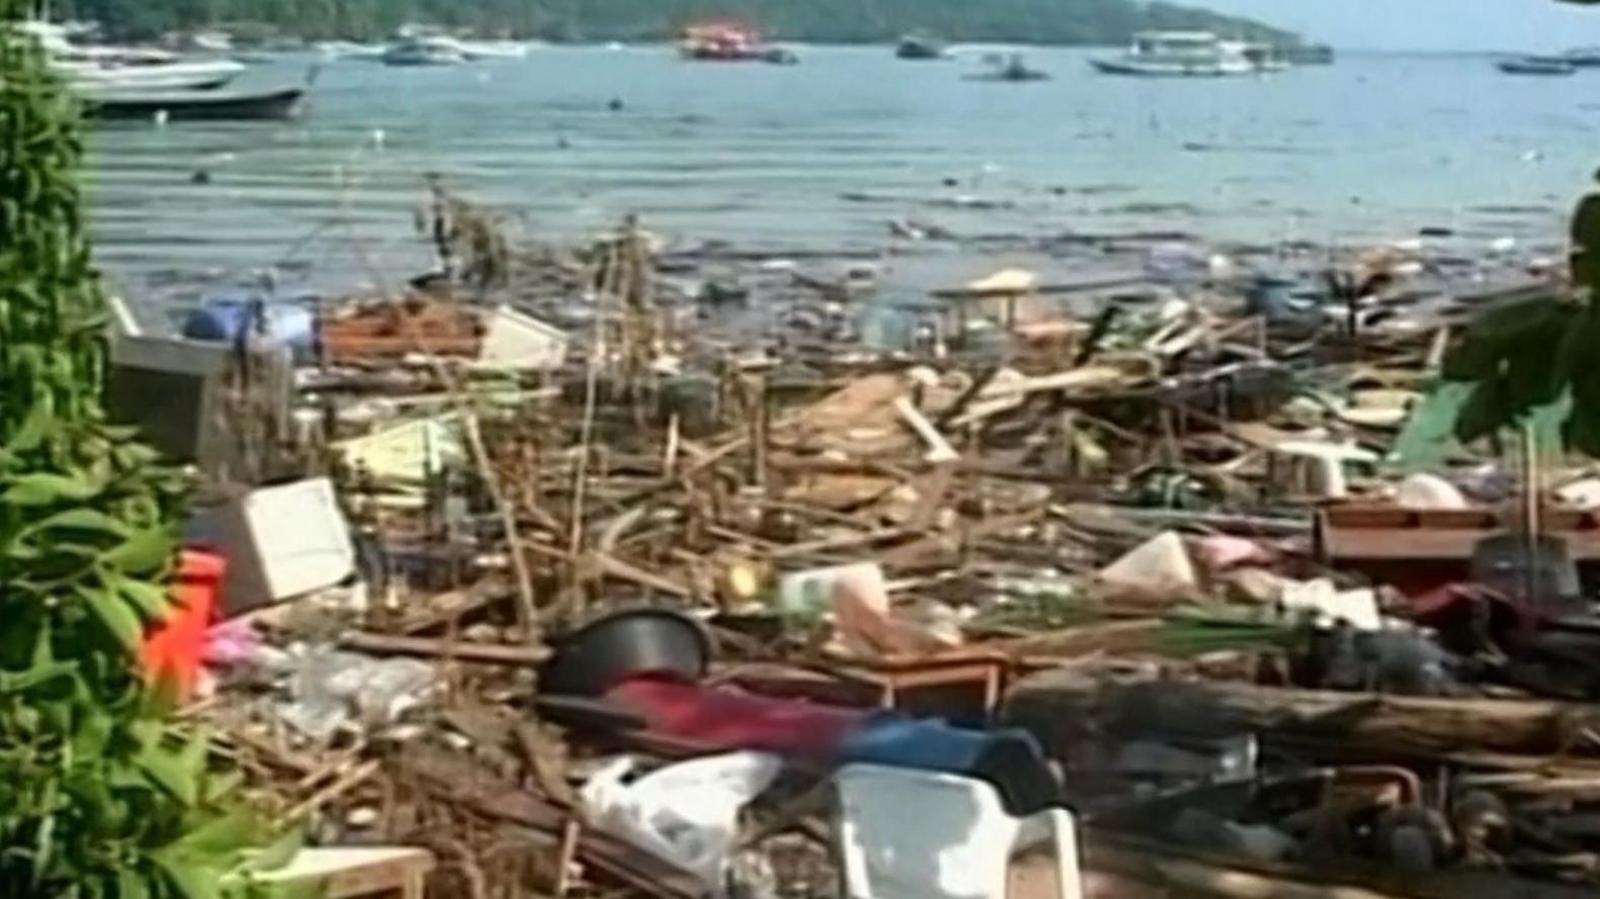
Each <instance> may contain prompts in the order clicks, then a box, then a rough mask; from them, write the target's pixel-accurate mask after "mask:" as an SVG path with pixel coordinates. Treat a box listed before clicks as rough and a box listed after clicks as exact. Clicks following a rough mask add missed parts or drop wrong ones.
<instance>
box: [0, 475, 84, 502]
mask: <svg viewBox="0 0 1600 899" xmlns="http://www.w3.org/2000/svg"><path fill="white" fill-rule="evenodd" d="M96 492H98V491H97V490H96V488H95V486H94V485H93V484H90V483H88V482H86V481H80V480H78V479H77V478H69V477H66V476H65V475H59V474H50V473H47V472H40V473H37V474H30V475H23V476H22V477H20V478H17V479H16V480H15V481H13V482H12V483H11V486H10V488H9V489H7V490H6V492H5V493H4V494H3V495H0V503H10V504H14V505H18V506H46V505H49V504H51V503H54V502H59V501H61V500H63V499H76V500H84V499H88V498H90V497H92V496H94V495H95V493H96Z"/></svg>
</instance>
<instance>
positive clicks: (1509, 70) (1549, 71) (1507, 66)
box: [1495, 60, 1578, 78]
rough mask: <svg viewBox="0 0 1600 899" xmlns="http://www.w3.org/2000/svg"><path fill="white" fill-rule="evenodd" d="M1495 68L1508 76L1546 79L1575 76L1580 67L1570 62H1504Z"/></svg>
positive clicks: (1498, 63)
mask: <svg viewBox="0 0 1600 899" xmlns="http://www.w3.org/2000/svg"><path fill="white" fill-rule="evenodd" d="M1495 67H1496V68H1498V69H1499V70H1500V71H1501V72H1504V73H1505V74H1507V75H1533V76H1536V77H1544V78H1564V77H1566V76H1568V75H1575V74H1577V72H1578V67H1577V66H1576V65H1574V64H1573V63H1570V62H1562V63H1555V62H1529V61H1525V60H1502V61H1501V62H1497V63H1495Z"/></svg>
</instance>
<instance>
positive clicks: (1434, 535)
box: [1314, 504, 1600, 596]
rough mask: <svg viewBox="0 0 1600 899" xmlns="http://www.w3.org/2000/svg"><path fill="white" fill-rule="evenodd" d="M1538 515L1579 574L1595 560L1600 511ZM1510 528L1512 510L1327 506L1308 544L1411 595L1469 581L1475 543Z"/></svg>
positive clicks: (1339, 564) (1327, 560) (1329, 560)
mask: <svg viewBox="0 0 1600 899" xmlns="http://www.w3.org/2000/svg"><path fill="white" fill-rule="evenodd" d="M1539 521H1540V532H1541V533H1542V534H1544V535H1545V536H1547V537H1551V538H1560V539H1562V540H1563V541H1564V542H1565V544H1566V553H1567V556H1568V558H1569V559H1570V560H1571V562H1572V563H1573V564H1576V565H1577V566H1578V569H1579V572H1580V574H1582V573H1584V569H1585V568H1589V569H1591V570H1592V569H1593V567H1594V565H1595V564H1596V563H1600V515H1596V514H1595V513H1594V512H1578V511H1572V510H1567V509H1545V510H1542V511H1541V512H1540V513H1539ZM1516 530H1517V527H1516V517H1515V516H1514V515H1505V514H1502V513H1501V512H1499V511H1496V510H1494V509H1487V508H1477V509H1429V510H1416V509H1402V508H1398V507H1395V506H1377V505H1366V504H1362V505H1355V504H1350V505H1330V506H1327V507H1325V508H1324V509H1322V510H1321V512H1320V513H1319V514H1318V515H1317V519H1316V525H1315V532H1314V545H1315V549H1316V554H1317V558H1318V560H1319V561H1321V562H1323V563H1324V564H1326V565H1328V566H1330V567H1332V568H1336V569H1338V570H1340V571H1351V572H1357V573H1360V574H1364V575H1366V576H1367V577H1369V578H1371V579H1372V581H1373V582H1374V583H1380V584H1389V585H1391V586H1394V587H1396V588H1398V589H1400V590H1401V591H1402V592H1404V593H1406V594H1408V595H1411V596H1417V595H1421V594H1424V593H1428V592H1430V591H1432V590H1436V589H1438V588H1440V587H1443V586H1445V585H1448V584H1453V583H1460V582H1463V581H1468V580H1470V579H1471V578H1472V577H1473V576H1474V574H1475V572H1474V571H1473V570H1472V562H1473V557H1474V555H1475V554H1476V552H1477V550H1478V547H1479V544H1480V542H1482V541H1483V540H1484V539H1485V538H1487V537H1491V536H1494V535H1497V534H1502V533H1505V532H1508V531H1516ZM1591 576H1592V575H1591Z"/></svg>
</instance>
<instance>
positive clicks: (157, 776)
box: [133, 745, 200, 805]
mask: <svg viewBox="0 0 1600 899" xmlns="http://www.w3.org/2000/svg"><path fill="white" fill-rule="evenodd" d="M133 763H134V765H136V766H137V767H138V768H139V770H140V771H141V772H143V773H144V774H145V776H146V777H148V778H149V779H150V781H151V782H152V783H154V784H155V785H156V786H158V787H160V788H161V789H163V790H165V791H167V792H168V793H169V794H171V795H172V796H173V797H174V798H176V799H177V800H178V801H180V802H182V803H184V804H185V805H193V804H194V802H195V800H196V799H197V798H198V797H199V794H200V785H199V778H196V777H191V776H189V772H188V769H187V768H186V767H185V766H184V761H183V759H182V758H181V757H180V755H179V753H176V752H173V751H172V750H170V749H165V748H163V747H161V746H159V745H157V746H149V747H146V748H145V749H144V750H143V751H142V752H140V753H139V754H138V755H137V756H136V757H135V758H134V760H133Z"/></svg>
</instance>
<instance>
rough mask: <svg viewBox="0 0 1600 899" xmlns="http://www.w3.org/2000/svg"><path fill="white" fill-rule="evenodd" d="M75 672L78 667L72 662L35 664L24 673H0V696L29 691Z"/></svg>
mask: <svg viewBox="0 0 1600 899" xmlns="http://www.w3.org/2000/svg"><path fill="white" fill-rule="evenodd" d="M77 671H78V666H77V664H76V663H73V662H51V663H49V664H46V665H39V664H35V665H34V666H32V667H31V668H28V669H27V670H26V671H0V696H3V695H5V694H7V693H21V692H22V691H24V690H31V689H33V688H34V687H37V686H39V685H40V684H43V683H48V682H49V681H52V680H55V679H56V678H58V677H68V676H70V675H73V674H76V673H77Z"/></svg>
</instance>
